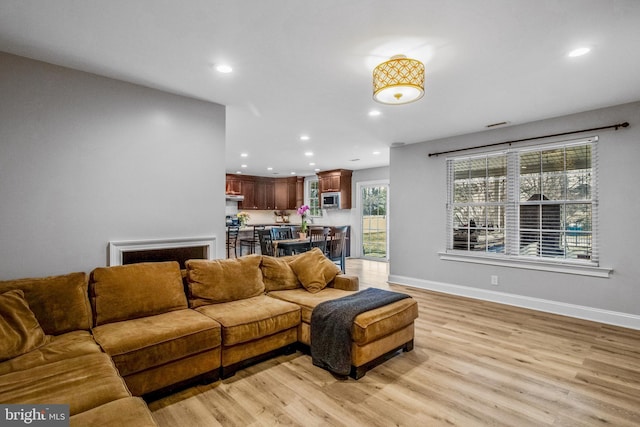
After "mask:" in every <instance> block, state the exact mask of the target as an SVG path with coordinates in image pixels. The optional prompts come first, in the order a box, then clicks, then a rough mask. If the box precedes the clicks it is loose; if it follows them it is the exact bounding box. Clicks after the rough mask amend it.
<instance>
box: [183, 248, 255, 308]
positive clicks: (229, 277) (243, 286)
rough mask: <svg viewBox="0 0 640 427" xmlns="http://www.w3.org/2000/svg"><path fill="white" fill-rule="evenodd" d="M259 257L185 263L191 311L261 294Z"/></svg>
mask: <svg viewBox="0 0 640 427" xmlns="http://www.w3.org/2000/svg"><path fill="white" fill-rule="evenodd" d="M261 261H262V256H260V255H247V256H244V257H241V258H233V259H219V260H200V259H198V260H193V259H192V260H188V261H187V262H186V264H185V265H186V267H187V283H188V285H189V303H190V305H191V307H200V306H203V305H207V304H217V303H221V302H228V301H236V300H240V299H244V298H251V297H255V296H258V295H261V294H263V293H264V282H263V281H262V272H261V271H260V262H261Z"/></svg>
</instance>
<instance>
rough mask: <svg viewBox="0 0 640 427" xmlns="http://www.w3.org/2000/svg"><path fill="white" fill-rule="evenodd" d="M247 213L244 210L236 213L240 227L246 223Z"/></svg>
mask: <svg viewBox="0 0 640 427" xmlns="http://www.w3.org/2000/svg"><path fill="white" fill-rule="evenodd" d="M249 218H250V216H249V214H248V213H246V212H240V213H239V214H238V221H240V227H244V226H245V225H247V221H249Z"/></svg>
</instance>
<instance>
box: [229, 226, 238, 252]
mask: <svg viewBox="0 0 640 427" xmlns="http://www.w3.org/2000/svg"><path fill="white" fill-rule="evenodd" d="M239 232H240V227H237V226H231V227H227V258H231V257H230V256H229V255H230V253H231V249H232V248H233V254H234V256H235V258H238V233H239Z"/></svg>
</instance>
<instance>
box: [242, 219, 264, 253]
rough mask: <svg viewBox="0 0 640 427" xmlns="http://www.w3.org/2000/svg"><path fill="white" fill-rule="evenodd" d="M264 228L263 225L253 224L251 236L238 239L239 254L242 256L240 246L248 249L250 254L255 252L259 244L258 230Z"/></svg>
mask: <svg viewBox="0 0 640 427" xmlns="http://www.w3.org/2000/svg"><path fill="white" fill-rule="evenodd" d="M264 229H265V226H264V225H254V226H253V236H252V237H251V238H249V239H240V256H242V248H243V247H245V246H246V247H247V248H248V249H249V253H250V254H253V253H255V252H256V246H257V245H259V244H260V240H259V239H258V231H259V230H264Z"/></svg>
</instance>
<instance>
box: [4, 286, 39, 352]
mask: <svg viewBox="0 0 640 427" xmlns="http://www.w3.org/2000/svg"><path fill="white" fill-rule="evenodd" d="M45 343H46V337H45V335H44V331H43V330H42V328H41V327H40V324H39V323H38V319H36V316H35V315H34V314H33V312H32V311H31V310H30V309H29V304H27V302H26V301H25V299H24V293H23V292H22V291H21V290H19V289H14V290H12V291H8V292H5V293H3V294H0V361H4V360H8V359H12V358H14V357H17V356H20V355H23V354H25V353H28V352H30V351H31V350H35V349H37V348H38V347H40V346H42V345H44V344H45Z"/></svg>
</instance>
